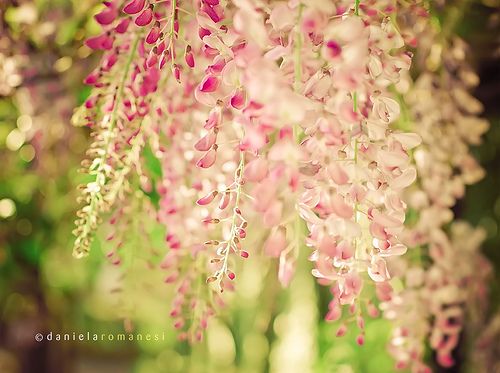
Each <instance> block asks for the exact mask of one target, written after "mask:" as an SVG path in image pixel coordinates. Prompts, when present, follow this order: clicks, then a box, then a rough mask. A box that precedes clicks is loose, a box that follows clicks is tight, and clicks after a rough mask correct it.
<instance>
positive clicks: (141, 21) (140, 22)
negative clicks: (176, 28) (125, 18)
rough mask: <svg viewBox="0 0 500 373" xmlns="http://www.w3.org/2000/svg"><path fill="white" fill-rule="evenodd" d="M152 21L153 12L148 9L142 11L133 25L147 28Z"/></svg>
mask: <svg viewBox="0 0 500 373" xmlns="http://www.w3.org/2000/svg"><path fill="white" fill-rule="evenodd" d="M152 20H153V11H152V10H151V9H149V8H147V9H144V10H143V11H142V13H141V14H139V15H138V16H137V18H136V19H135V24H136V25H137V26H141V27H142V26H147V25H149V24H150V23H151V21H152Z"/></svg>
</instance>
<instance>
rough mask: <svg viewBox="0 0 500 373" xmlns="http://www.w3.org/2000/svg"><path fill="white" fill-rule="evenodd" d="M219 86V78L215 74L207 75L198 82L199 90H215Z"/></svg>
mask: <svg viewBox="0 0 500 373" xmlns="http://www.w3.org/2000/svg"><path fill="white" fill-rule="evenodd" d="M218 87H219V79H217V78H216V77H215V76H207V77H205V78H204V79H203V80H202V82H201V84H200V91H201V92H205V93H209V92H215V91H216V90H217V88H218Z"/></svg>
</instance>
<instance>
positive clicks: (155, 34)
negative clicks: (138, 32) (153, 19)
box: [146, 26, 160, 44]
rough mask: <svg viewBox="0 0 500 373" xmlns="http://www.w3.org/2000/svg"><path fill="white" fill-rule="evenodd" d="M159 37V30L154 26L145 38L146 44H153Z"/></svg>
mask: <svg viewBox="0 0 500 373" xmlns="http://www.w3.org/2000/svg"><path fill="white" fill-rule="evenodd" d="M159 37H160V28H159V27H157V26H154V27H153V28H152V29H151V30H149V33H148V36H146V43H148V44H154V43H156V41H157V40H158V38H159Z"/></svg>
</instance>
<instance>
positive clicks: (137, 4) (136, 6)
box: [123, 0, 146, 14]
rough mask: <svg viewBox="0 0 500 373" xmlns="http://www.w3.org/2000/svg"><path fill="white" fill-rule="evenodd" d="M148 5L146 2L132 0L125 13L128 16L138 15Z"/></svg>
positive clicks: (124, 9) (126, 6)
mask: <svg viewBox="0 0 500 373" xmlns="http://www.w3.org/2000/svg"><path fill="white" fill-rule="evenodd" d="M145 4H146V0H132V1H130V2H129V3H128V4H127V5H125V7H124V8H123V11H124V12H125V13H127V14H137V13H139V12H140V11H141V10H142V9H144V5H145Z"/></svg>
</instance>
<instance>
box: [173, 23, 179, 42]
mask: <svg viewBox="0 0 500 373" xmlns="http://www.w3.org/2000/svg"><path fill="white" fill-rule="evenodd" d="M174 36H175V38H176V39H177V37H178V36H179V20H177V19H176V20H175V21H174Z"/></svg>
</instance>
